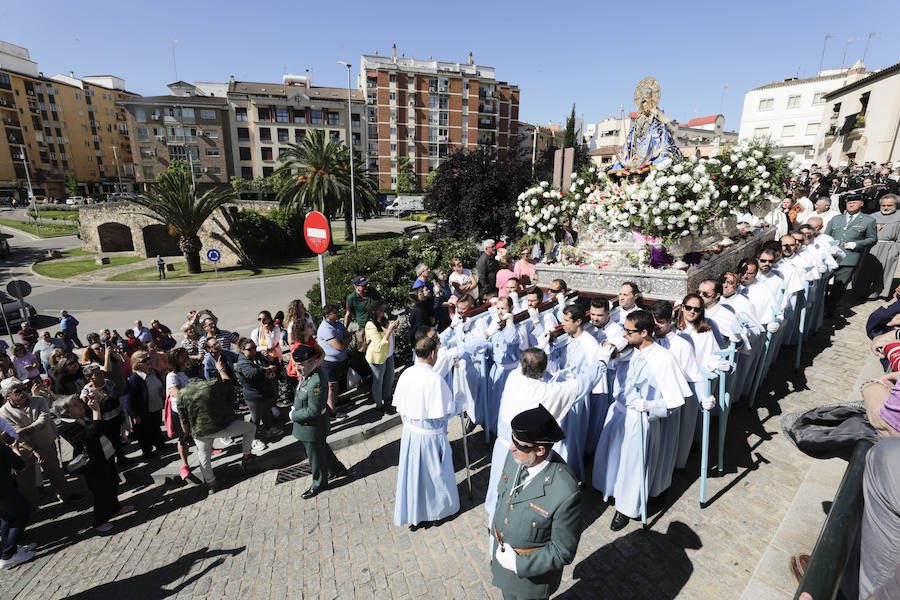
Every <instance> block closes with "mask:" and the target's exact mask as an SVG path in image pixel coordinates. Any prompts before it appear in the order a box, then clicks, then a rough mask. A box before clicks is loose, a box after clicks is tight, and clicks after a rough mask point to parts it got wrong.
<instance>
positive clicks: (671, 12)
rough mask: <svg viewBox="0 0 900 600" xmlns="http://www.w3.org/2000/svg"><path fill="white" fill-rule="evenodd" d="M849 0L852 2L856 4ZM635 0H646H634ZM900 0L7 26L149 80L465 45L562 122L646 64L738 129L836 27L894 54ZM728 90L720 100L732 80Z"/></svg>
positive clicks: (185, 13)
mask: <svg viewBox="0 0 900 600" xmlns="http://www.w3.org/2000/svg"><path fill="white" fill-rule="evenodd" d="M851 6H852V8H850V7H851ZM638 7H639V8H638ZM897 22H900V3H898V2H895V1H888V2H885V1H884V0H879V1H874V0H857V1H856V2H853V3H847V2H843V1H842V2H832V1H818V2H809V1H805V0H803V1H801V0H780V1H778V2H772V1H770V0H757V2H754V3H745V2H733V1H730V0H724V1H723V0H718V1H716V2H706V1H698V2H684V1H683V2H672V1H670V2H659V1H656V0H652V1H645V2H627V3H626V2H615V3H614V2H608V1H606V0H595V1H593V2H565V1H557V2H546V1H535V0H520V1H518V2H510V1H503V2H497V1H495V2H490V1H484V0H481V1H477V2H471V1H469V0H455V1H453V2H433V1H428V0H420V1H418V2H408V1H405V0H395V1H394V2H388V3H383V2H369V3H365V2H344V1H339V0H331V1H330V2H308V1H307V2H303V1H301V2H277V1H274V2H265V3H256V2H247V1H241V2H236V1H234V0H221V1H219V2H202V3H200V2H192V1H190V0H187V1H185V0H181V1H172V0H158V1H157V2H138V1H135V0H117V1H112V0H108V1H106V2H103V1H99V0H80V1H77V2H75V1H71V0H65V1H60V0H45V1H42V2H37V1H32V2H25V1H14V0H5V1H3V2H0V23H2V24H3V27H2V28H0V39H3V40H4V41H8V42H12V43H14V44H18V45H20V46H25V47H27V48H28V49H29V50H30V51H31V57H32V60H36V61H37V62H38V68H39V69H40V70H41V71H43V72H44V74H45V75H51V74H53V73H59V72H62V73H68V72H69V71H75V74H76V76H78V75H91V74H115V75H118V76H120V77H123V78H125V80H126V85H127V87H128V88H129V89H130V90H132V91H135V92H138V93H140V94H144V95H153V94H162V93H167V90H166V88H165V84H167V83H169V82H171V81H173V80H174V69H173V64H172V40H173V39H177V40H178V43H177V44H176V45H175V54H176V59H177V65H178V77H179V78H180V79H184V80H187V81H226V80H227V79H228V76H229V75H232V74H233V75H234V76H235V77H236V78H237V79H245V80H255V81H280V80H281V76H282V74H283V73H284V72H285V70H286V71H287V72H293V73H299V74H302V73H303V72H304V71H305V70H306V69H310V70H311V71H312V78H313V84H314V85H334V86H343V85H346V70H345V67H343V66H341V65H338V64H336V61H338V60H345V61H348V62H351V63H352V64H353V65H354V70H353V84H354V86H355V85H356V73H357V67H358V65H359V57H360V54H362V53H367V54H368V53H373V52H374V51H375V50H378V51H379V52H380V53H381V54H387V53H390V50H391V44H392V43H395V42H396V43H397V46H398V53H399V52H402V53H405V54H406V56H414V57H416V58H428V57H429V56H433V57H434V58H435V59H438V60H447V61H460V62H463V61H465V60H466V57H467V55H468V53H469V51H472V52H473V53H474V57H475V61H476V62H477V63H479V64H485V65H490V66H493V67H495V68H496V72H497V77H498V79H501V80H505V81H509V82H511V83H515V84H517V85H518V86H519V87H520V89H521V98H522V99H521V107H520V118H521V119H522V120H525V121H530V122H540V123H546V122H547V121H549V120H552V121H554V122H559V121H560V120H562V119H563V118H564V117H565V115H566V114H568V112H569V110H570V108H571V105H572V102H575V103H576V105H577V106H576V112H577V113H578V114H579V115H583V116H584V118H585V120H587V121H597V120H600V119H602V118H605V117H607V116H612V115H615V114H618V113H619V105H620V104H625V109H626V110H633V109H632V108H631V105H632V100H631V97H632V92H633V90H634V87H635V85H636V84H637V82H638V81H639V80H640V79H641V78H643V77H645V76H653V77H656V78H657V79H658V80H659V82H660V85H661V87H662V104H661V106H662V108H663V109H665V111H666V114H667V115H668V116H669V117H670V118H674V119H678V120H679V121H687V120H688V119H690V118H692V117H695V116H703V115H707V114H714V113H716V112H719V111H720V108H721V110H722V112H723V113H724V114H725V117H726V121H725V125H726V128H728V129H733V130H737V128H738V125H739V122H740V113H741V106H742V104H743V96H744V93H745V92H746V91H747V90H749V89H751V88H753V87H756V86H758V85H762V84H765V83H768V82H770V81H776V80H780V79H783V78H786V77H792V76H797V75H798V74H799V76H800V77H810V76H813V75H814V74H815V72H816V70H817V69H818V65H819V60H820V57H821V54H822V47H823V40H824V36H825V35H826V34H831V35H834V36H837V37H835V38H833V39H830V40H828V45H827V47H826V51H825V60H824V64H825V68H828V67H839V66H840V64H841V60H842V56H843V54H844V47H845V44H846V41H847V39H849V38H853V39H854V41H853V42H852V43H851V44H850V45H849V46H848V50H847V57H846V60H845V62H846V64H847V65H850V64H852V63H853V62H854V61H856V59H858V58H861V56H862V53H863V49H864V47H865V38H866V36H867V35H868V33H869V32H871V31H876V32H879V33H878V35H876V36H874V37H873V38H872V39H871V42H870V44H869V48H868V54H867V55H866V65H867V66H868V67H869V68H882V67H885V66H888V65H891V64H893V63H895V62H898V61H900V38H898V37H897V36H896V35H895V33H894V31H893V29H895V25H896V23H897ZM726 84H727V85H728V89H726V90H725V94H724V102H723V94H722V91H723V86H724V85H726Z"/></svg>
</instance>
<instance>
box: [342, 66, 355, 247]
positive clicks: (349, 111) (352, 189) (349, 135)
mask: <svg viewBox="0 0 900 600" xmlns="http://www.w3.org/2000/svg"><path fill="white" fill-rule="evenodd" d="M338 64H340V65H344V66H345V67H347V147H348V148H349V149H350V213H351V214H352V219H353V226H352V228H353V247H354V248H356V185H355V184H354V179H353V130H352V129H351V127H350V122H351V120H352V119H353V112H352V111H353V106H352V104H351V101H352V99H351V91H350V63H348V62H344V61H342V60H339V61H338Z"/></svg>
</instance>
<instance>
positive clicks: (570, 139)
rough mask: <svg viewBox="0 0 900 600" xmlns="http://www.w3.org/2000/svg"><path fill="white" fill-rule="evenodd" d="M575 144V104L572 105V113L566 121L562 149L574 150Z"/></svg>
mask: <svg viewBox="0 0 900 600" xmlns="http://www.w3.org/2000/svg"><path fill="white" fill-rule="evenodd" d="M576 145H579V146H580V145H581V144H577V140H576V139H575V103H574V102H573V103H572V112H571V114H569V117H568V118H567V119H566V133H565V135H564V136H563V148H574V147H575V146H576Z"/></svg>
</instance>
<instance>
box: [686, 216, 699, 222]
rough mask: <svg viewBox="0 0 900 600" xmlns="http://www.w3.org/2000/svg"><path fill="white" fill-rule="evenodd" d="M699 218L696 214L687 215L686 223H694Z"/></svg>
mask: <svg viewBox="0 0 900 600" xmlns="http://www.w3.org/2000/svg"><path fill="white" fill-rule="evenodd" d="M699 220H700V217H698V216H697V215H691V216H690V217H688V223H696V222H697V221H699Z"/></svg>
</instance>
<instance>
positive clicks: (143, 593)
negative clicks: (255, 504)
mask: <svg viewBox="0 0 900 600" xmlns="http://www.w3.org/2000/svg"><path fill="white" fill-rule="evenodd" d="M245 549H246V546H240V547H239V548H230V549H222V550H210V549H209V548H208V547H204V548H201V549H199V550H195V551H193V552H189V553H188V554H185V555H183V556H180V557H179V558H178V559H177V560H175V561H173V562H171V563H169V564H167V565H165V566H162V567H158V568H156V569H152V570H150V571H147V572H146V573H141V574H140V575H134V576H132V577H128V578H127V579H121V580H117V581H111V582H109V583H104V584H101V585H98V586H96V587H92V588H90V589H88V590H85V591H83V592H79V593H77V594H73V595H71V596H68V600H94V599H96V600H107V599H109V598H132V599H134V600H156V599H158V598H169V597H172V596H175V595H176V594H178V593H179V592H181V591H182V590H183V589H185V588H186V587H188V586H189V585H191V584H192V583H194V582H195V581H199V580H200V579H201V578H202V577H203V576H205V575H206V574H207V573H209V572H210V571H212V570H213V569H215V568H217V567H219V566H221V565H222V564H224V563H225V558H224V557H225V556H231V557H235V556H237V555H238V554H240V553H241V552H243V551H244V550H245ZM213 557H218V558H216V559H215V560H213V561H212V562H210V563H209V564H208V565H206V567H205V568H204V569H203V570H202V571H198V572H196V573H194V574H192V575H191V576H190V577H188V578H187V579H184V580H183V581H181V582H179V583H178V585H176V586H174V587H172V588H171V589H166V588H165V586H166V585H168V584H172V583H175V582H176V581H178V580H179V579H181V578H183V577H185V576H186V575H187V574H188V573H189V572H190V570H191V567H193V566H194V565H195V564H197V563H198V562H200V561H203V560H206V559H210V558H213Z"/></svg>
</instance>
